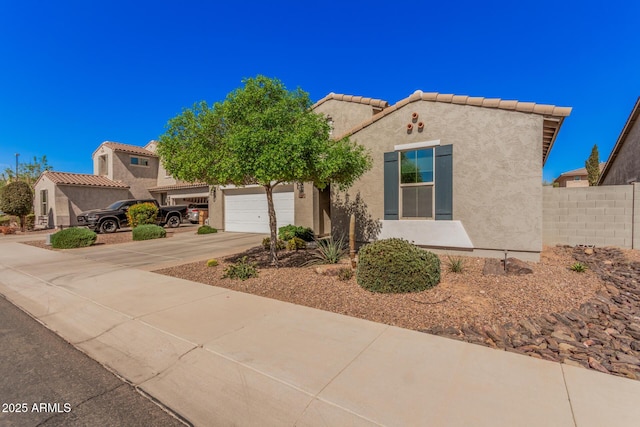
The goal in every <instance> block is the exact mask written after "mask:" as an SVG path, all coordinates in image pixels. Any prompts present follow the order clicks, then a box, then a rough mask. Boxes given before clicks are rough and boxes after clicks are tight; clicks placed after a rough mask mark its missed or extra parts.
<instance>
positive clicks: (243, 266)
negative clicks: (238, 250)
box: [222, 256, 258, 280]
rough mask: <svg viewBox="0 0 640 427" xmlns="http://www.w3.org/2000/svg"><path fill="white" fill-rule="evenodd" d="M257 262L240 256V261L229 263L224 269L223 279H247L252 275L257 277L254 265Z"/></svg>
mask: <svg viewBox="0 0 640 427" xmlns="http://www.w3.org/2000/svg"><path fill="white" fill-rule="evenodd" d="M257 265H258V264H257V263H255V262H249V261H247V257H246V256H245V257H242V259H241V260H240V261H238V262H237V263H235V264H231V265H230V266H228V267H227V268H225V269H224V275H223V276H222V278H223V279H226V278H229V279H240V280H247V279H250V278H252V277H258V270H257V269H256V266H257Z"/></svg>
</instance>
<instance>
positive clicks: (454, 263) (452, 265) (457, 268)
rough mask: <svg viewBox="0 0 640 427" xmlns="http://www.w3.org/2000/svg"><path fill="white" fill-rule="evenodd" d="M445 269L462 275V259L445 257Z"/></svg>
mask: <svg viewBox="0 0 640 427" xmlns="http://www.w3.org/2000/svg"><path fill="white" fill-rule="evenodd" d="M447 267H449V271H450V272H452V273H462V272H463V271H464V268H465V266H464V259H463V258H462V257H459V256H455V257H454V256H451V255H447Z"/></svg>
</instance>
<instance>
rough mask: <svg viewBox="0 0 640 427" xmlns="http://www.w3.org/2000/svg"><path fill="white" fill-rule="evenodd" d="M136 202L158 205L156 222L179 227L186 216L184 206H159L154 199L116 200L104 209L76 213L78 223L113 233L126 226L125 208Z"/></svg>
mask: <svg viewBox="0 0 640 427" xmlns="http://www.w3.org/2000/svg"><path fill="white" fill-rule="evenodd" d="M138 203H153V204H154V205H156V206H158V217H157V219H156V224H158V225H161V226H163V227H164V226H165V225H167V226H169V227H171V228H175V227H179V226H180V224H181V223H182V220H183V219H185V218H186V215H187V207H186V206H159V205H158V202H157V201H156V200H155V199H129V200H118V201H117V202H113V203H111V204H110V205H109V206H107V207H106V208H104V209H93V210H90V211H86V212H81V213H80V215H78V217H77V219H78V225H80V226H86V227H88V228H89V229H90V230H93V231H96V232H102V233H114V232H115V231H116V230H117V229H118V228H123V227H127V226H128V225H129V224H128V220H127V210H129V208H130V207H131V206H133V205H136V204H138Z"/></svg>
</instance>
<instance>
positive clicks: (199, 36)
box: [0, 0, 640, 180]
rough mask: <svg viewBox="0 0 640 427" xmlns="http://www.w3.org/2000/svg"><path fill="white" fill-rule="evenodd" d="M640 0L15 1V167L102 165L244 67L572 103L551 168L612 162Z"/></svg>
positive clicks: (3, 96) (326, 79) (5, 87)
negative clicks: (33, 163)
mask: <svg viewBox="0 0 640 427" xmlns="http://www.w3.org/2000/svg"><path fill="white" fill-rule="evenodd" d="M639 17H640V4H639V3H637V2H632V1H628V0H627V1H624V2H619V1H617V0H614V1H608V2H595V1H591V0H587V1H535V2H519V1H485V2H475V1H473V2H465V1H456V2H446V1H419V0H417V1H411V2H408V1H403V0H399V1H366V2H365V1H347V0H343V1H334V0H327V1H322V2H302V1H278V0H272V1H258V2H256V1H253V0H245V1H244V2H214V1H197V0H195V1H186V2H176V1H164V0H157V1H135V0H128V1H121V0H112V1H101V2H97V1H86V0H85V1H65V0H60V1H56V2H44V1H33V0H21V1H18V0H0V170H4V169H5V168H6V167H13V166H14V165H15V153H20V155H21V156H20V160H28V159H31V158H32V157H33V156H41V155H46V156H47V158H48V160H49V163H50V164H51V165H52V166H53V168H54V170H58V171H68V172H81V173H91V172H92V165H91V154H92V152H93V151H94V150H95V149H96V147H97V146H98V145H99V144H100V143H101V142H102V141H106V140H110V141H119V142H123V143H126V144H134V145H144V144H145V143H147V142H148V141H149V140H151V139H155V138H157V137H158V136H159V135H160V134H162V133H163V132H164V126H165V124H166V122H167V120H168V119H169V118H171V117H173V116H175V115H176V114H178V113H179V112H180V111H181V110H182V108H183V107H189V106H191V105H193V103H194V102H196V101H199V100H206V101H208V102H210V103H211V102H215V101H218V100H221V99H223V98H224V97H225V95H226V94H227V93H228V92H229V91H231V90H233V89H234V88H237V87H238V86H240V84H241V80H242V78H243V77H252V76H255V75H257V74H264V75H267V76H270V77H277V78H279V79H280V80H282V81H283V82H284V83H285V84H286V85H287V86H288V87H289V88H290V89H294V88H295V87H298V86H299V87H301V88H302V89H304V90H306V91H307V92H309V94H310V95H311V98H312V99H313V100H318V99H320V98H322V97H323V96H325V95H326V94H327V93H329V92H336V93H346V94H352V95H363V96H370V97H373V98H381V99H385V100H387V101H389V102H390V103H392V104H393V103H395V102H397V101H398V100H400V99H403V98H405V97H406V96H408V95H410V94H411V93H412V92H414V91H415V90H417V89H421V90H423V91H428V92H441V93H454V94H459V95H470V96H484V97H496V98H502V99H515V100H519V101H532V102H536V103H542V104H555V105H559V106H570V107H573V113H572V114H571V116H570V117H568V118H567V119H566V121H565V123H564V125H563V127H562V130H561V131H560V135H559V137H558V139H557V140H556V143H555V145H554V148H553V150H552V152H551V156H550V158H549V160H548V161H547V165H546V167H545V169H544V178H545V179H547V180H551V179H553V178H554V177H556V176H557V175H558V174H559V173H561V172H563V171H566V170H569V169H575V168H579V167H583V166H584V161H585V159H586V158H587V157H588V155H589V153H590V151H591V147H592V146H593V144H598V147H599V150H600V157H601V160H602V161H604V160H606V159H607V157H608V155H609V152H610V151H611V148H612V147H613V144H614V143H615V141H616V138H617V137H618V135H619V133H620V131H621V129H622V127H623V125H624V123H625V121H626V119H627V117H628V115H629V113H630V112H631V108H632V107H633V104H634V103H635V100H636V99H637V97H638V96H639V95H640V55H639V53H640V36H639V34H640V33H639V32H638V31H637V26H638V22H639V21H638V18H639Z"/></svg>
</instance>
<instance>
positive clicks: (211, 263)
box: [207, 259, 218, 267]
mask: <svg viewBox="0 0 640 427" xmlns="http://www.w3.org/2000/svg"><path fill="white" fill-rule="evenodd" d="M217 265H218V260H217V259H210V260H209V261H207V267H216V266H217Z"/></svg>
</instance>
